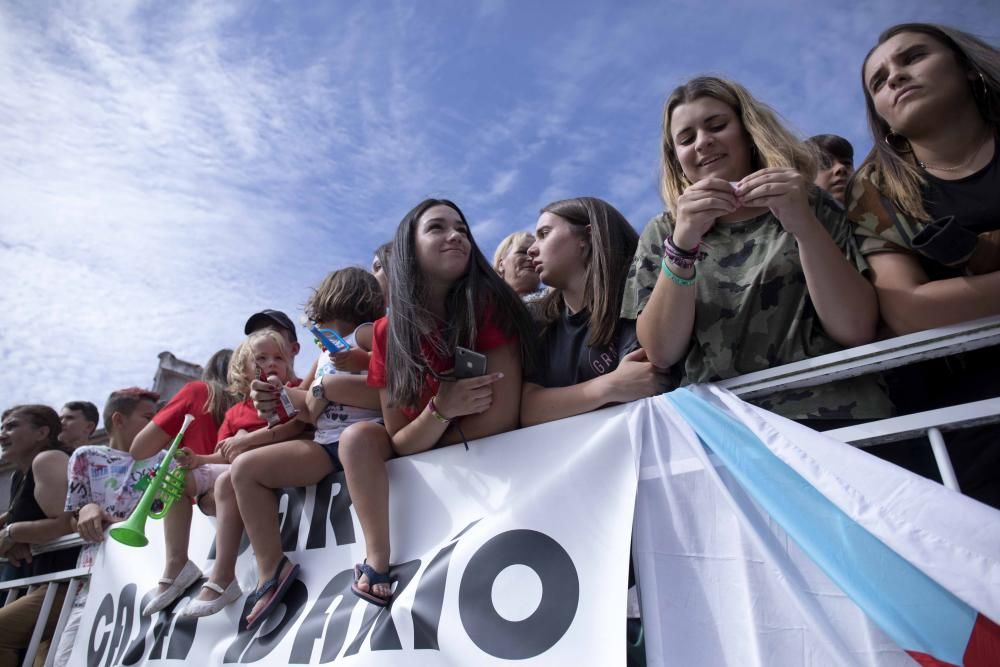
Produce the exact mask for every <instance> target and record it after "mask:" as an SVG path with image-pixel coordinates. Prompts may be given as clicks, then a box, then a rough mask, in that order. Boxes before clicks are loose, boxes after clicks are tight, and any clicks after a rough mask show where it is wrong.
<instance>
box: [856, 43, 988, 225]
mask: <svg viewBox="0 0 1000 667" xmlns="http://www.w3.org/2000/svg"><path fill="white" fill-rule="evenodd" d="M904 32H912V33H918V34H922V35H927V36H929V37H932V38H934V39H936V40H937V41H938V42H940V43H941V44H944V45H945V46H946V47H948V49H949V50H950V51H951V52H952V54H954V56H955V60H956V62H957V63H958V66H959V67H961V68H962V69H964V70H966V71H969V72H973V71H974V72H976V73H977V76H976V77H975V79H974V80H972V81H970V82H969V85H970V87H971V89H972V96H973V99H974V100H975V101H976V107H977V108H978V109H979V114H980V115H981V116H982V117H983V120H985V121H986V123H987V124H988V125H989V126H990V127H992V128H993V132H994V133H997V132H998V131H1000V51H998V50H997V49H996V48H995V47H993V46H991V45H990V44H987V43H986V42H984V41H983V40H981V39H979V38H978V37H975V36H973V35H970V34H969V33H967V32H964V31H962V30H958V29H957V28H952V27H949V26H944V25H935V24H933V23H900V24H899V25H894V26H892V27H891V28H888V29H887V30H885V31H884V32H883V33H882V34H881V35H879V36H878V42H876V44H875V46H873V47H872V48H871V51H869V52H868V55H866V56H865V59H864V60H863V61H862V63H861V89H862V90H863V91H864V94H865V108H866V109H867V112H868V127H869V128H870V129H871V132H872V138H873V139H874V145H873V146H872V150H871V152H869V153H868V156H867V157H865V160H864V163H863V164H862V165H861V167H859V168H858V172H857V174H856V175H855V178H859V177H867V178H869V179H871V180H873V181H874V182H875V183H876V184H877V185H878V188H879V189H880V190H881V191H882V192H884V193H885V194H886V195H887V196H888V197H889V199H890V200H892V202H893V203H894V204H895V205H896V206H898V207H899V208H900V210H901V211H902V212H903V213H904V214H906V215H908V216H909V217H911V218H913V219H914V220H921V221H925V222H926V221H928V220H929V219H930V216H929V215H928V213H927V209H926V208H925V207H924V203H923V196H922V194H921V190H922V188H923V186H924V185H926V184H927V180H926V179H925V178H924V176H923V174H922V173H921V171H920V170H919V169H918V168H917V164H916V159H915V158H914V157H913V151H912V149H911V148H910V146H909V142H908V141H906V140H905V138H903V140H902V144H905V145H901V144H900V142H899V140H898V139H896V140H892V141H887V138H888V137H889V135H890V133H892V128H890V127H889V124H888V123H887V122H885V120H883V119H882V117H881V116H879V115H878V112H877V111H876V110H875V102H874V100H872V96H871V93H870V92H869V91H868V84H867V83H866V82H865V67H866V66H867V65H868V59H869V58H871V57H872V53H874V52H875V49H877V48H878V47H880V46H881V45H882V44H884V43H886V42H887V41H889V40H890V39H892V38H893V37H895V36H896V35H899V34H902V33H904ZM849 191H850V190H849Z"/></svg>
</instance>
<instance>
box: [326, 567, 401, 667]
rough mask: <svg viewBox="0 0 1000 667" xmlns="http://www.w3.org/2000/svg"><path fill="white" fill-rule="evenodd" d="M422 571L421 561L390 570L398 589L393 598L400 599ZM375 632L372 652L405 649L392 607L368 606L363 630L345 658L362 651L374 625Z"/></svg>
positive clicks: (360, 630)
mask: <svg viewBox="0 0 1000 667" xmlns="http://www.w3.org/2000/svg"><path fill="white" fill-rule="evenodd" d="M419 569H420V561H419V560H411V561H407V562H406V563H402V564H400V565H393V566H392V567H390V568H389V573H390V575H391V576H392V578H393V579H395V580H396V588H395V589H394V591H393V597H394V598H395V597H398V596H399V595H400V593H402V592H403V591H404V590H406V587H407V586H409V584H410V582H411V581H413V577H414V575H416V573H417V570H419ZM373 624H374V625H375V630H374V631H373V632H372V642H371V645H372V651H398V650H401V649H402V648H403V645H402V644H400V642H399V633H398V632H396V623H395V622H394V621H393V620H392V606H391V605H390V606H388V607H376V606H375V605H373V604H369V605H366V609H365V616H364V619H363V620H362V621H361V629H359V630H358V634H357V636H356V637H355V638H354V641H353V642H351V645H350V646H348V647H347V650H346V651H344V657H345V658H346V657H347V656H349V655H354V654H356V653H357V652H358V651H360V650H361V645H362V644H363V643H364V641H365V637H367V636H368V631H369V629H371V627H372V625H373Z"/></svg>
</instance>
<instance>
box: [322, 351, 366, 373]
mask: <svg viewBox="0 0 1000 667" xmlns="http://www.w3.org/2000/svg"><path fill="white" fill-rule="evenodd" d="M327 355H328V356H329V357H330V361H332V362H333V367H334V368H336V369H337V370H338V371H343V372H345V373H360V372H361V371H367V370H368V360H369V359H370V358H371V355H370V354H369V353H368V352H365V351H364V350H362V349H361V348H357V347H352V348H351V349H349V350H347V351H345V352H338V353H337V354H330V353H329V352H328V353H327Z"/></svg>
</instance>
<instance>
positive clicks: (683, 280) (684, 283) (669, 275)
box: [660, 259, 697, 287]
mask: <svg viewBox="0 0 1000 667" xmlns="http://www.w3.org/2000/svg"><path fill="white" fill-rule="evenodd" d="M660 268H662V269H663V272H664V273H665V274H667V278H670V279H671V280H672V281H674V282H675V283H677V284H678V285H680V286H681V287H687V286H688V285H694V279H695V277H696V276H697V272H696V273H695V275H693V276H691V277H690V278H681V277H680V276H679V275H677V274H676V273H674V272H673V271H671V270H670V267H669V266H667V260H665V259H664V260H662V261H661V262H660ZM685 268H686V267H685Z"/></svg>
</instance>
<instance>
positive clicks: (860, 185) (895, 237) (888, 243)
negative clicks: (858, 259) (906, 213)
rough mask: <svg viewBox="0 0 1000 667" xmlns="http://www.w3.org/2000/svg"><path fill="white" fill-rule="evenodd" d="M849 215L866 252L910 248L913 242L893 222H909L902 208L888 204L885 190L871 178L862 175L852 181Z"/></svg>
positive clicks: (895, 250) (863, 250) (874, 252)
mask: <svg viewBox="0 0 1000 667" xmlns="http://www.w3.org/2000/svg"><path fill="white" fill-rule="evenodd" d="M847 217H848V219H849V220H850V222H851V224H852V225H853V226H854V236H855V238H856V242H857V246H858V249H859V251H860V252H861V254H862V255H864V256H865V257H867V256H868V255H874V254H876V253H880V252H910V250H908V248H909V245H910V244H909V243H907V241H906V239H904V238H903V236H902V234H901V233H900V230H899V228H898V227H897V226H896V225H895V224H894V223H893V219H894V218H895V219H896V220H898V221H899V222H900V223H901V225H902V226H907V225H908V220H906V219H905V218H904V217H903V216H902V215H900V214H899V212H898V211H892V210H889V209H887V208H886V204H885V203H884V199H883V197H882V193H881V192H879V190H878V187H877V186H876V185H875V183H873V182H872V181H871V180H870V179H869V178H866V177H864V176H859V177H857V178H855V179H854V181H853V182H852V184H851V191H850V196H849V199H848V207H847Z"/></svg>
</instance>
